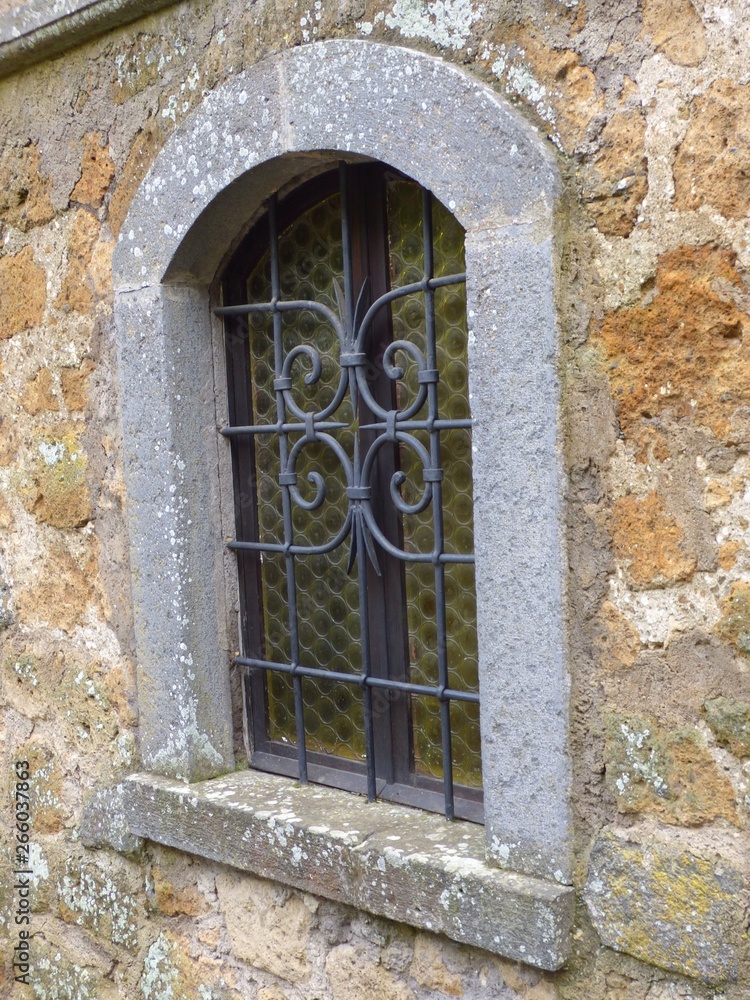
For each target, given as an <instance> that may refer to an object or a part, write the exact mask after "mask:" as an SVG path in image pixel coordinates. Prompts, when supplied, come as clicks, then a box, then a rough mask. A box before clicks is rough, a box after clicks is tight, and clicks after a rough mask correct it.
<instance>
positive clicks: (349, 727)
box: [248, 195, 365, 759]
mask: <svg viewBox="0 0 750 1000" xmlns="http://www.w3.org/2000/svg"><path fill="white" fill-rule="evenodd" d="M279 265H280V283H281V293H282V295H284V296H285V297H286V298H288V299H314V300H316V301H318V302H322V303H324V304H325V305H327V306H329V307H330V308H332V309H335V308H336V292H335V286H334V282H335V281H338V282H339V285H341V283H342V281H343V273H342V272H343V265H342V247H341V204H340V198H339V196H338V195H332V196H331V197H329V198H326V199H325V200H324V201H322V202H320V203H319V204H317V205H315V206H314V207H313V208H311V209H310V210H309V211H307V212H305V213H304V215H302V216H301V217H300V218H299V219H297V220H296V221H295V222H294V223H293V224H292V225H291V226H290V227H289V228H288V229H287V230H286V231H285V232H284V233H282V234H281V235H280V238H279ZM270 288H271V279H270V272H269V258H268V255H266V256H264V257H263V259H262V260H261V261H260V262H259V264H258V266H257V267H256V268H255V270H254V271H253V273H252V274H251V275H250V279H249V281H248V298H249V301H250V302H252V301H262V300H264V299H267V298H269V297H270ZM250 329H251V336H250V374H251V383H252V393H253V404H254V411H255V416H256V420H257V421H258V423H273V421H274V420H275V419H276V399H275V393H274V391H273V377H274V351H273V335H272V331H271V321H270V317H269V316H268V315H267V314H265V315H264V314H259V313H255V314H253V315H251V317H250ZM304 344H314V345H315V349H316V351H317V352H318V354H319V356H320V359H321V362H322V373H321V377H320V378H319V379H318V380H317V381H316V382H315V383H314V384H313V385H308V384H306V383H305V376H306V375H307V374H308V373H309V370H310V369H309V366H308V367H305V365H304V364H298V365H296V366H295V367H294V369H293V371H294V378H293V383H292V392H293V394H294V396H295V399H296V400H297V402H298V403H299V405H300V406H301V407H302V408H303V409H305V410H309V411H313V412H320V411H322V410H323V409H325V407H327V406H328V405H329V404H330V403H331V401H332V399H333V397H334V394H335V391H336V385H337V382H338V373H339V365H338V357H337V354H338V351H337V346H338V345H337V341H336V335H335V333H334V331H333V330H332V329H331V326H330V324H328V323H326V322H325V320H324V319H323V318H322V317H321V316H320V315H318V314H316V313H314V312H311V311H309V310H303V311H301V312H294V313H286V314H285V316H284V322H283V349H284V355H285V356H288V354H289V353H290V352H291V351H293V350H294V349H295V348H297V347H300V346H301V345H304ZM336 417H337V419H338V420H339V421H340V422H341V423H346V424H348V425H349V427H350V430H349V431H348V432H345V433H343V434H341V433H340V435H339V440H340V441H341V442H342V444H343V446H344V447H345V448H346V449H347V451H351V449H352V448H353V435H354V432H355V422H354V415H353V413H352V406H351V400H350V399H348V398H345V399H344V400H342V402H341V404H340V405H339V407H338V410H337V412H336ZM300 436H301V435H299V434H298V435H296V436H293V435H290V442H289V443H290V445H291V446H292V447H294V444H295V443H296V442H297V440H298V439H299V438H300ZM255 449H256V450H255V456H256V476H257V482H258V518H259V522H260V524H259V528H260V540H261V541H263V542H271V543H274V542H281V541H283V513H282V500H281V487H280V486H279V485H278V479H279V468H280V460H279V439H278V437H276V436H271V435H268V436H266V435H263V436H260V437H259V438H258V441H256V446H255ZM312 472H319V473H320V474H321V475H322V476H323V477H324V479H325V484H326V502H325V504H323V505H322V507H320V508H318V509H317V510H305V509H304V508H302V507H299V506H295V507H294V510H293V514H292V517H293V525H294V532H295V539H296V540H297V541H298V542H299V543H300V544H307V545H309V546H319V545H321V544H323V543H324V542H325V541H326V540H327V539H329V538H333V537H335V536H336V534H337V533H338V532H339V531H340V529H341V527H342V525H343V523H344V521H345V518H346V511H347V498H346V477H345V475H344V470H343V468H342V466H341V464H340V463H339V461H338V459H337V458H336V455H335V454H334V453H333V452H332V451H331V450H330V449H329V448H326V447H325V446H324V445H322V444H312V445H307V446H306V447H305V448H304V449H303V450H302V451H301V453H300V461H299V462H298V464H297V473H298V476H299V478H300V480H301V481H302V482H306V481H307V477H308V475H309V474H310V473H312ZM347 557H348V551H347V549H346V548H345V547H344V546H343V545H342V546H339V547H338V548H336V549H334V550H333V551H332V552H328V553H325V554H317V555H309V556H299V557H298V558H297V559H296V565H295V571H296V581H295V582H296V587H295V590H296V610H297V634H298V641H299V652H300V659H301V661H302V662H305V663H310V664H314V665H315V666H320V667H323V668H326V669H328V670H331V671H338V672H342V673H358V672H359V670H360V669H361V659H362V657H361V647H360V624H359V591H358V588H357V578H356V576H353V577H352V576H350V575H349V574H348V573H347V572H346V564H347ZM261 577H262V585H263V624H264V635H265V649H264V653H265V657H266V659H267V660H271V661H276V662H288V661H289V657H290V652H291V651H290V648H289V606H288V588H287V580H286V572H285V568H284V557H283V555H279V554H275V553H272V554H270V555H269V554H264V557H263V562H262V569H261ZM303 692H304V703H305V708H306V712H305V732H306V736H307V745H308V749H309V750H311V751H313V752H315V751H317V752H320V753H325V754H335V755H338V756H342V757H349V758H353V759H364V756H365V747H364V731H363V721H362V715H363V712H362V694H361V691H360V690H359V689H358V688H357V687H356V686H355V685H352V684H337V683H335V682H332V681H328V680H325V679H312V678H306V679H305V680H304V681H303ZM268 730H269V731H268V736H269V738H270V739H271V740H279V741H281V742H285V743H292V744H293V743H294V742H295V741H296V726H295V715H294V691H293V688H292V680H291V677H290V676H289V675H288V674H283V673H273V674H271V675H270V676H269V678H268Z"/></svg>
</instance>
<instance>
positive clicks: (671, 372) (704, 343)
mask: <svg viewBox="0 0 750 1000" xmlns="http://www.w3.org/2000/svg"><path fill="white" fill-rule="evenodd" d="M735 265H736V259H735V256H734V254H733V253H732V252H731V251H728V250H722V249H720V248H719V247H717V246H714V245H713V244H706V245H704V246H702V247H680V248H679V249H677V250H674V251H669V252H668V253H665V254H663V255H662V256H661V257H660V259H659V264H658V268H657V271H656V287H655V289H653V288H651V289H649V288H644V289H643V292H644V294H643V298H642V300H641V302H640V303H639V304H638V305H636V306H633V307H628V308H624V307H623V308H621V309H616V310H614V311H613V312H611V313H609V314H608V315H607V316H606V317H605V319H604V321H603V323H602V325H601V327H600V329H599V331H598V340H599V342H600V343H601V344H602V346H603V347H604V350H605V352H606V356H607V359H608V361H609V362H610V372H609V375H610V381H611V383H612V389H613V393H614V398H615V404H616V407H617V417H618V420H619V421H620V426H621V427H622V430H623V431H624V433H625V434H626V435H628V436H629V435H631V434H632V433H633V430H634V429H635V428H636V427H637V425H638V423H639V422H640V421H641V420H642V419H644V418H647V419H648V418H652V417H658V416H662V415H667V414H669V413H671V414H672V415H673V416H674V417H676V418H677V419H681V420H687V419H690V420H692V421H694V422H696V423H697V424H700V425H703V426H708V427H710V428H711V429H712V430H713V431H714V433H715V434H716V435H717V436H719V437H726V436H727V434H728V433H729V431H730V426H731V418H732V414H733V412H734V411H735V410H736V409H737V408H739V407H741V406H747V405H748V403H750V366H748V365H747V364H744V363H741V362H740V357H741V353H742V343H743V336H745V335H746V332H747V330H748V329H749V328H750V317H748V314H747V312H745V311H744V310H743V309H742V308H739V307H738V306H737V305H736V304H735V302H734V301H733V300H732V295H733V293H741V291H742V289H743V287H744V286H743V282H742V279H741V275H740V273H739V271H738V270H737V268H736V266H735ZM717 289H719V290H718V291H717Z"/></svg>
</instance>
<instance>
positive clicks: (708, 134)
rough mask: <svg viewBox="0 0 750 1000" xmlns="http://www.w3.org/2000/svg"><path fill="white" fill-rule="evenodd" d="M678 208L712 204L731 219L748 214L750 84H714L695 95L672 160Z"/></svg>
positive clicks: (749, 188) (724, 81)
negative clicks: (688, 124)
mask: <svg viewBox="0 0 750 1000" xmlns="http://www.w3.org/2000/svg"><path fill="white" fill-rule="evenodd" d="M674 183H675V206H676V207H677V208H681V209H687V210H695V209H697V208H699V207H700V206H701V205H712V206H714V208H717V209H718V210H719V211H720V212H721V213H722V215H725V216H726V217H727V218H728V219H742V218H743V217H745V216H746V215H747V214H748V212H749V211H750V84H747V83H746V84H736V83H734V82H733V81H731V80H721V79H720V80H716V81H715V82H714V83H712V84H711V86H710V87H709V88H708V90H707V92H706V93H705V95H703V96H701V97H696V98H695V100H694V102H693V113H692V116H691V122H690V127H689V128H688V130H687V132H686V134H685V138H684V139H683V140H682V142H681V144H680V146H679V148H678V150H677V155H676V156H675V161H674Z"/></svg>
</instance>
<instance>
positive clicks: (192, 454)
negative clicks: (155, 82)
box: [113, 41, 570, 882]
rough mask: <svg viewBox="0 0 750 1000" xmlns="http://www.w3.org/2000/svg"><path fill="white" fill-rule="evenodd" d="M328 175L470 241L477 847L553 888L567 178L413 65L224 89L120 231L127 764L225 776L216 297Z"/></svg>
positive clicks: (310, 64) (454, 85) (563, 863)
mask: <svg viewBox="0 0 750 1000" xmlns="http://www.w3.org/2000/svg"><path fill="white" fill-rule="evenodd" d="M342 156H344V157H347V156H351V157H367V158H372V159H376V160H382V161H384V162H386V163H388V164H390V165H392V166H394V167H396V168H397V169H398V170H400V171H402V172H403V173H405V174H407V175H408V176H410V177H412V178H413V179H414V180H416V181H418V182H419V183H420V184H421V185H423V186H424V187H427V188H429V189H431V190H432V191H433V192H434V194H435V195H436V196H437V197H438V198H439V199H440V200H441V201H442V202H443V203H444V204H445V205H447V206H448V207H449V208H450V209H451V211H453V213H454V214H455V215H456V217H457V218H458V219H459V221H460V222H461V223H462V224H463V225H464V227H465V229H466V258H467V275H468V279H467V302H468V315H469V324H470V333H469V361H470V396H471V406H472V413H473V416H474V420H475V430H474V492H475V510H474V519H475V536H476V558H477V596H478V636H479V648H480V685H481V690H482V711H481V715H482V740H483V751H482V754H483V770H484V780H485V793H486V807H485V811H486V832H487V851H488V856H489V857H490V858H491V859H492V860H493V861H494V863H496V864H499V865H501V866H503V867H510V868H513V869H516V870H519V871H524V872H527V873H530V874H534V875H539V876H543V877H547V878H551V879H555V880H557V881H560V882H566V881H568V880H569V878H570V861H569V844H570V816H569V808H568V790H569V785H570V767H569V760H568V752H567V698H568V694H567V691H568V687H567V684H568V682H567V667H566V657H565V641H564V620H563V566H564V564H565V563H564V559H563V558H562V541H561V539H562V530H561V517H560V509H561V501H560V470H559V460H558V450H557V441H558V390H557V382H556V372H555V356H556V327H555V314H554V304H553V291H554V252H553V239H552V237H553V215H554V210H555V204H556V201H557V198H558V194H559V180H558V175H557V172H556V169H555V164H554V160H553V158H552V155H551V152H550V151H549V149H548V148H547V147H546V146H545V143H544V141H543V139H542V138H541V137H540V136H539V135H538V134H537V133H536V132H535V131H534V130H533V129H532V127H531V126H530V125H528V123H526V122H525V121H524V120H523V119H522V118H521V117H520V116H519V115H518V114H517V113H516V112H515V111H514V110H513V109H512V108H510V107H509V106H508V105H507V103H506V102H505V101H504V100H503V99H502V98H500V97H499V96H498V95H496V94H495V93H494V92H493V91H491V90H490V89H489V88H488V87H486V86H485V85H483V84H482V83H480V82H478V81H477V80H475V79H473V78H472V77H471V76H469V75H467V74H466V73H465V72H463V71H461V70H459V69H457V68H455V67H454V66H451V65H450V64H447V63H445V62H443V61H442V60H440V59H436V58H433V57H429V56H426V55H424V54H422V53H418V52H414V51H410V50H408V49H403V48H394V47H389V46H384V45H377V44H374V43H371V42H367V41H326V42H317V43H314V44H312V45H308V46H303V47H300V48H295V49H292V50H290V51H288V52H285V53H281V54H278V55H275V56H272V57H270V58H269V59H267V60H265V61H264V62H262V63H260V64H258V65H256V66H254V67H253V68H251V69H249V70H248V71H247V72H245V73H242V74H239V75H237V76H234V77H232V78H231V79H229V80H228V81H226V82H225V83H223V84H221V85H220V86H218V87H217V88H216V90H215V91H213V92H212V93H211V94H209V95H208V96H207V97H206V98H205V99H204V100H203V102H202V103H201V105H200V106H199V107H198V108H197V109H196V111H195V112H193V114H192V115H190V116H189V117H188V118H187V119H186V120H185V121H184V122H183V123H181V124H180V125H178V126H177V128H176V129H175V131H174V132H173V133H172V135H171V136H170V138H169V139H168V141H167V143H166V145H165V146H164V148H163V150H162V151H161V153H160V154H159V156H158V157H157V159H156V161H155V163H154V165H153V167H152V168H151V170H150V172H149V173H148V175H147V176H146V178H145V180H144V181H143V182H142V184H141V186H140V188H139V190H138V192H137V193H136V196H135V198H134V200H133V203H132V205H131V208H130V211H129V214H128V217H127V219H126V220H125V223H124V225H123V227H122V230H121V234H120V237H119V243H118V245H117V248H116V250H115V254H114V257H113V270H114V284H115V293H116V312H115V315H116V336H117V346H118V365H119V383H120V400H121V410H122V419H123V439H124V465H125V474H126V483H127V490H128V518H129V528H130V538H131V560H132V574H133V607H134V616H135V623H136V637H137V652H138V661H139V692H140V711H141V733H142V736H141V755H142V761H143V765H144V767H145V768H147V769H148V770H151V771H154V772H157V773H160V774H164V775H168V776H172V777H179V778H182V779H183V780H188V781H193V780H199V779H203V778H208V777H211V776H214V775H218V774H222V773H226V772H227V771H229V770H231V769H232V768H233V766H234V765H233V754H232V719H231V705H230V701H231V699H230V691H229V680H228V669H227V661H228V653H227V651H228V644H229V639H228V638H227V625H226V623H227V616H228V609H227V607H226V601H225V594H226V589H225V587H224V583H223V579H224V567H223V559H224V557H223V553H222V523H221V512H222V510H224V511H225V512H226V509H227V507H228V505H229V504H230V502H231V500H230V497H229V496H228V492H227V484H228V482H229V478H227V474H226V455H225V454H224V453H223V445H222V443H221V442H220V441H219V440H217V435H216V424H217V420H218V421H221V420H222V419H223V415H224V407H225V402H224V397H223V390H222V388H221V385H222V379H223V372H222V364H223V362H222V359H221V352H220V351H219V350H217V349H216V341H215V340H212V332H211V331H212V323H211V314H210V287H211V284H212V282H213V280H214V278H215V276H216V274H217V272H218V270H219V269H220V266H221V262H222V260H223V259H225V257H226V256H227V254H228V252H229V251H230V250H231V248H232V247H233V245H235V243H236V242H237V240H238V239H239V238H240V237H241V235H242V233H243V232H244V230H245V229H246V227H247V225H248V224H249V222H250V221H251V219H252V217H253V215H254V213H256V212H257V211H258V210H259V209H260V207H261V205H262V203H263V201H264V199H265V198H266V197H267V196H268V194H269V193H270V192H271V191H272V190H276V189H279V188H280V187H283V186H284V184H286V183H287V182H291V181H292V180H293V179H294V178H298V177H300V176H303V175H305V174H306V173H310V172H314V171H316V170H318V169H321V166H322V165H323V164H326V163H328V164H330V163H331V162H335V160H336V159H337V158H341V157H342ZM214 337H215V333H214ZM222 469H224V472H222ZM217 470H218V473H217ZM225 516H226V513H225Z"/></svg>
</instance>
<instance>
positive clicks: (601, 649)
mask: <svg viewBox="0 0 750 1000" xmlns="http://www.w3.org/2000/svg"><path fill="white" fill-rule="evenodd" d="M598 624H599V625H600V628H599V630H598V632H597V636H596V640H595V642H596V649H597V653H598V657H597V662H598V664H599V666H600V667H601V669H602V670H605V671H618V670H627V669H628V668H629V667H632V666H633V664H634V663H635V661H636V659H637V657H638V653H639V651H640V648H641V640H640V637H639V635H638V633H637V632H636V630H635V629H634V628H633V626H632V624H631V623H630V622H629V621H628V619H627V618H626V617H625V616H624V615H623V614H621V613H620V612H619V611H618V610H617V608H616V607H615V606H614V604H612V603H611V601H605V602H604V604H603V605H602V608H601V611H600V612H599V616H598Z"/></svg>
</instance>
